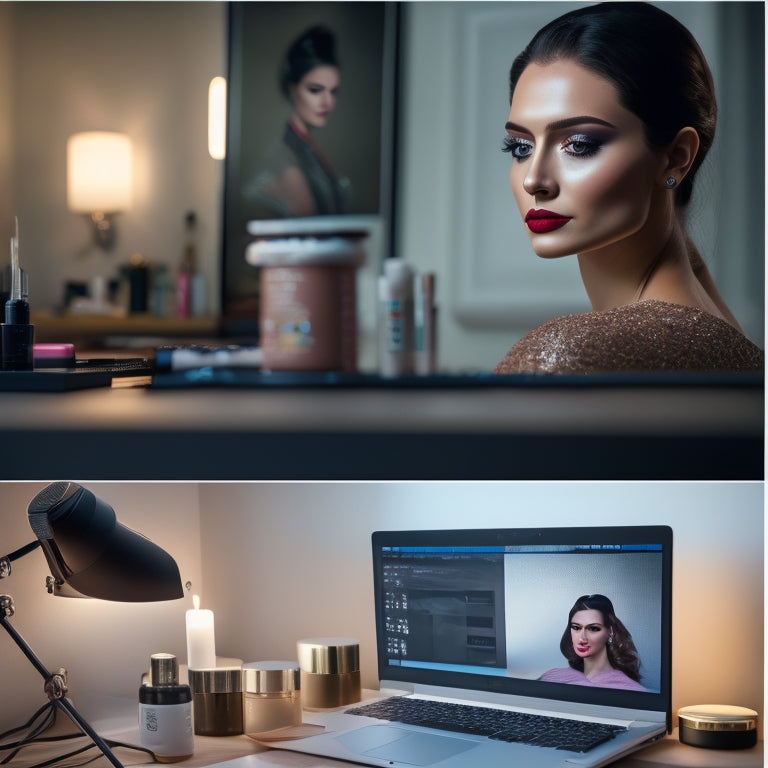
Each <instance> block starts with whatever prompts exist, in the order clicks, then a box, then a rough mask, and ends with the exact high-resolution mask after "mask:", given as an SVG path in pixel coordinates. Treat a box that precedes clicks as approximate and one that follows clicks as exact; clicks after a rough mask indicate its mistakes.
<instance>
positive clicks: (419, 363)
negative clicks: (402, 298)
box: [413, 272, 437, 376]
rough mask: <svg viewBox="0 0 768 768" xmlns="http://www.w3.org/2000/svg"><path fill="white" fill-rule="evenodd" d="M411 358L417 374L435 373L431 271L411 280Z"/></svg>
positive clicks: (435, 344) (434, 314) (435, 346)
mask: <svg viewBox="0 0 768 768" xmlns="http://www.w3.org/2000/svg"><path fill="white" fill-rule="evenodd" d="M413 358H414V360H413V364H414V369H415V371H416V374H417V375H419V376H429V375H431V374H433V373H437V308H436V307H435V275H434V273H432V272H425V273H424V274H423V275H417V276H416V277H415V278H414V281H413Z"/></svg>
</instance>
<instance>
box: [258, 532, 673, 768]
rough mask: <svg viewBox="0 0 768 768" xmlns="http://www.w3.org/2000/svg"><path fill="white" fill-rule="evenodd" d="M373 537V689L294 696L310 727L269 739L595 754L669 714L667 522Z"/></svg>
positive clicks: (597, 760) (472, 756)
mask: <svg viewBox="0 0 768 768" xmlns="http://www.w3.org/2000/svg"><path fill="white" fill-rule="evenodd" d="M372 544H373V577H374V579H373V582H374V600H375V609H376V644H377V654H378V675H379V684H380V691H379V694H378V695H377V696H376V698H375V699H374V700H372V701H363V702H360V703H359V704H355V705H351V706H349V707H347V708H342V709H340V710H333V711H328V712H318V713H314V712H313V713H309V712H307V713H305V716H304V720H305V723H315V724H318V725H321V726H324V728H323V730H322V731H321V732H319V733H318V734H317V735H312V736H309V737H307V738H298V739H295V740H290V741H277V742H276V741H271V742H270V746H272V747H279V748H282V749H290V750H294V751H298V752H306V753H310V754H313V755H322V756H326V757H331V758H336V759H341V760H348V761H353V762H357V763H361V764H364V765H372V766H388V767H390V768H391V767H392V766H403V767H406V766H408V767H410V766H431V765H438V766H440V768H477V766H483V768H496V766H498V767H499V768H501V767H502V766H504V768H508V766H525V768H567V767H569V766H570V767H571V768H575V767H576V766H581V767H583V768H598V766H603V765H607V764H608V763H611V762H613V761H614V760H617V759H618V758H620V757H622V756H624V755H627V754H629V753H631V752H634V751H636V750H638V749H640V748H641V747H643V746H645V745H647V744H650V743H652V742H653V741H655V740H657V739H660V738H662V737H663V736H664V735H665V734H666V733H667V732H668V731H670V730H671V726H672V719H671V668H670V663H671V598H672V585H671V576H672V531H671V529H670V528H667V527H663V526H639V527H637V526H635V527H578V528H577V527H574V528H570V527H569V528H525V529H487V530H435V531H378V532H375V533H373V535H372ZM606 613H607V617H606ZM614 617H616V618H617V619H618V622H617V621H616V619H615V618H614ZM606 624H608V626H606ZM582 729H585V730H586V731H587V732H588V733H587V735H586V736H582V735H579V734H580V733H581V732H582ZM590 733H591V734H592V735H589V734H590Z"/></svg>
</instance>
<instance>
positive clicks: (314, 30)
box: [280, 26, 339, 97]
mask: <svg viewBox="0 0 768 768" xmlns="http://www.w3.org/2000/svg"><path fill="white" fill-rule="evenodd" d="M322 66H329V67H338V66H339V62H338V60H337V59H336V43H335V40H334V37H333V33H332V32H331V31H330V30H329V29H327V28H326V27H322V26H314V27H310V28H309V29H307V30H306V31H305V32H302V34H301V35H299V36H298V37H297V38H296V39H295V40H294V41H293V42H292V43H291V45H290V47H289V48H288V50H287V51H286V53H285V56H283V60H282V62H281V63H280V90H281V91H282V92H283V94H284V95H285V96H286V97H290V89H291V86H292V85H296V83H298V82H299V81H300V80H301V78H302V77H304V75H306V74H307V72H309V71H310V70H312V69H314V68H315V67H322Z"/></svg>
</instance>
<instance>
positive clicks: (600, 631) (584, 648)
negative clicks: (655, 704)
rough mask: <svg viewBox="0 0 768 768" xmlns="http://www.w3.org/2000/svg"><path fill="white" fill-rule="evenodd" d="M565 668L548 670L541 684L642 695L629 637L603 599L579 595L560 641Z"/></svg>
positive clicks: (633, 646) (636, 656)
mask: <svg viewBox="0 0 768 768" xmlns="http://www.w3.org/2000/svg"><path fill="white" fill-rule="evenodd" d="M560 651H561V653H562V654H563V656H565V658H566V659H567V661H568V666H567V667H564V668H558V669H550V670H549V671H547V672H545V673H544V674H543V675H542V676H541V678H540V679H541V680H544V681H547V682H553V683H570V684H573V685H591V686H597V687H599V688H622V689H624V690H629V691H645V690H646V689H645V688H644V687H643V686H642V685H641V684H640V659H639V657H638V655H637V649H636V648H635V644H634V642H633V640H632V635H631V634H630V633H629V630H628V629H627V628H626V627H625V626H624V624H623V623H622V622H621V621H620V620H619V618H618V617H617V616H616V612H615V611H614V608H613V603H612V602H611V601H610V600H609V599H608V598H607V597H606V596H605V595H582V596H581V597H580V598H579V599H578V600H576V602H575V603H574V605H573V607H572V608H571V610H570V612H569V614H568V625H567V626H566V628H565V631H564V632H563V636H562V638H561V639H560Z"/></svg>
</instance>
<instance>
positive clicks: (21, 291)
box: [0, 220, 35, 371]
mask: <svg viewBox="0 0 768 768" xmlns="http://www.w3.org/2000/svg"><path fill="white" fill-rule="evenodd" d="M18 232H19V224H18V220H17V221H16V236H15V237H13V238H11V291H10V296H9V298H8V300H7V301H6V302H5V315H4V318H3V320H4V322H3V324H2V332H1V334H0V335H1V337H2V342H3V345H2V358H1V359H2V369H3V370H4V371H31V370H32V369H33V367H34V359H35V328H34V326H33V325H32V324H31V323H30V322H29V300H28V298H29V291H28V286H27V274H26V272H24V270H23V269H21V267H20V266H19V234H18Z"/></svg>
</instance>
